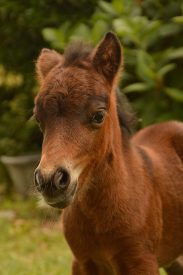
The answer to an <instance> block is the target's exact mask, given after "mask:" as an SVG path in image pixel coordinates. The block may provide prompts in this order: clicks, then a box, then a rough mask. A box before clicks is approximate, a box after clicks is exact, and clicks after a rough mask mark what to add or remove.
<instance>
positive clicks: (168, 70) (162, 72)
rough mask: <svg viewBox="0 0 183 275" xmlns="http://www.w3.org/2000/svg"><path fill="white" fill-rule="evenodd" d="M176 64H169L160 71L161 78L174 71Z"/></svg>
mask: <svg viewBox="0 0 183 275" xmlns="http://www.w3.org/2000/svg"><path fill="white" fill-rule="evenodd" d="M176 66H177V65H176V64H175V63H170V64H167V65H165V66H163V67H162V68H161V69H160V70H159V71H158V75H159V76H160V77H163V76H164V75H166V74H167V73H169V72H170V71H172V70H174V69H175V68H176Z"/></svg>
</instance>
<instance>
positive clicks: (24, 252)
mask: <svg viewBox="0 0 183 275" xmlns="http://www.w3.org/2000/svg"><path fill="white" fill-rule="evenodd" d="M3 206H4V207H3V208H4V209H11V208H13V209H14V212H15V214H16V217H15V218H11V219H7V218H0V244H1V248H0V263H1V265H0V274H1V275H14V274H17V275H29V274H30V275H47V274H48V275H49V274H50V275H57V274H58V275H69V274H70V273H71V271H70V266H71V261H72V256H71V252H70V250H69V248H68V246H67V244H66V242H65V240H64V237H63V234H62V232H61V229H60V228H59V226H58V223H56V222H50V219H49V218H46V217H45V216H42V215H40V211H39V210H38V209H36V206H35V203H32V202H29V201H24V202H21V201H18V202H14V203H12V202H9V201H8V202H6V203H5V204H4V205H3ZM1 209H2V207H1ZM0 212H1V211H0ZM38 214H39V215H38Z"/></svg>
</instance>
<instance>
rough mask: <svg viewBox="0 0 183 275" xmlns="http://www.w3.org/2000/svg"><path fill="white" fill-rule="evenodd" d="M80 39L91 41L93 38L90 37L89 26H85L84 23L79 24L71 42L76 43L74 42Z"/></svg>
mask: <svg viewBox="0 0 183 275" xmlns="http://www.w3.org/2000/svg"><path fill="white" fill-rule="evenodd" d="M78 39H81V40H83V41H84V40H86V41H90V39H91V36H90V29H89V27H88V26H87V25H85V24H83V23H80V24H78V25H77V26H76V27H75V28H74V30H73V32H72V33H71V36H70V40H71V41H74V40H78Z"/></svg>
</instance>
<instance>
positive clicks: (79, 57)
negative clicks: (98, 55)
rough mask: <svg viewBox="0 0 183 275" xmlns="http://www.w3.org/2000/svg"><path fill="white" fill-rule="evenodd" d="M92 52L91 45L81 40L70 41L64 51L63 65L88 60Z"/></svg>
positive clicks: (76, 63)
mask: <svg viewBox="0 0 183 275" xmlns="http://www.w3.org/2000/svg"><path fill="white" fill-rule="evenodd" d="M91 52H92V46H91V45H90V44H87V43H84V42H82V41H75V42H72V43H70V44H69V45H68V46H67V48H66V49H65V52H64V57H65V61H64V65H65V66H69V65H78V64H80V63H81V62H82V61H85V60H88V59H89V57H90V54H91Z"/></svg>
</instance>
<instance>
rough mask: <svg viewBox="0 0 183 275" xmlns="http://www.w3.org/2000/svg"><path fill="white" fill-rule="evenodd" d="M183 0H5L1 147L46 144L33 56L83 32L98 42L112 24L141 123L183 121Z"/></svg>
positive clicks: (14, 149) (0, 20)
mask: <svg viewBox="0 0 183 275" xmlns="http://www.w3.org/2000/svg"><path fill="white" fill-rule="evenodd" d="M182 10H183V7H182V1H181V0H177V1H174V0H167V1H165V0H146V1H140V0H136V1H133V0H108V1H107V0H100V1H97V0H89V1H87V0H82V1H76V0H68V1H64V0H56V1H54V3H53V2H52V1H50V0H40V1H35V0H28V1H26V2H24V1H20V0H14V1H10V0H2V1H1V5H0V32H1V51H0V64H2V65H0V154H9V155H10V154H17V153H18V154H24V153H28V152H32V151H37V150H40V144H41V136H40V133H39V130H38V128H37V126H36V125H35V123H34V122H33V121H29V118H30V116H31V114H32V108H33V98H34V96H35V93H36V82H35V75H34V74H35V73H34V71H35V68H34V67H35V66H34V60H36V57H37V56H38V54H39V51H40V49H41V48H43V47H49V46H51V47H54V48H56V49H58V50H61V51H63V50H64V48H65V45H66V44H67V43H68V42H69V41H71V40H74V39H78V38H82V40H84V41H91V42H92V43H93V44H96V43H97V42H98V41H99V39H101V37H102V36H103V35H104V33H105V32H107V31H108V30H113V31H114V32H115V33H116V34H117V35H118V37H119V38H120V40H121V42H122V44H123V49H124V68H125V69H124V72H123V78H122V79H123V80H122V82H121V87H122V90H123V91H124V92H125V93H126V94H127V96H128V97H129V99H130V101H132V102H133V104H134V109H135V110H136V111H137V113H138V116H139V117H140V118H142V119H143V121H142V126H144V125H147V124H150V123H153V122H157V121H162V120H167V119H179V120H183V112H182V107H183V82H182V79H181V78H182V77H181V76H182V74H183V66H182V65H183V47H182V45H183V11H182Z"/></svg>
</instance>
